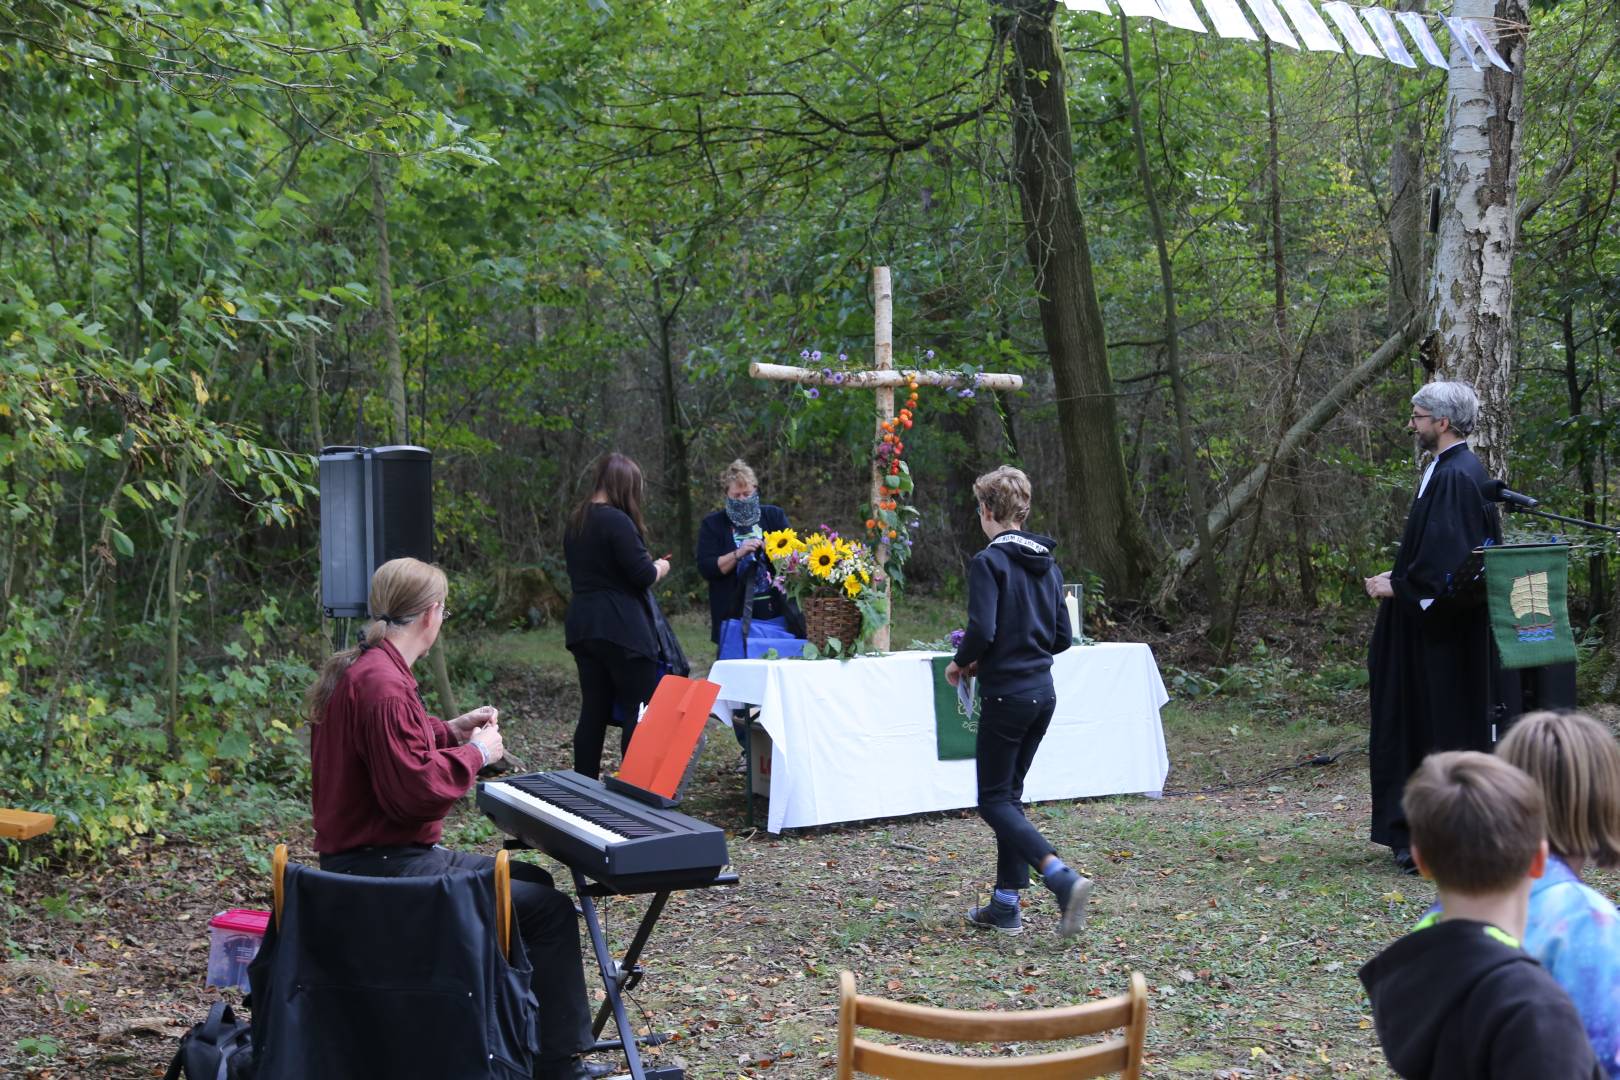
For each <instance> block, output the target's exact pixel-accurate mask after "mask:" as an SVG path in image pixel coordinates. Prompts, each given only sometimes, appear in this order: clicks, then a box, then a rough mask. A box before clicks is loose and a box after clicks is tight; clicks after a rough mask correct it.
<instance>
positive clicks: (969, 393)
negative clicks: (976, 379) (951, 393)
mask: <svg viewBox="0 0 1620 1080" xmlns="http://www.w3.org/2000/svg"><path fill="white" fill-rule="evenodd" d="M956 396H957V397H963V398H970V397H972V396H973V388H972V387H968V388H967V389H966V390H962V391H960V392H958V393H957V395H956Z"/></svg>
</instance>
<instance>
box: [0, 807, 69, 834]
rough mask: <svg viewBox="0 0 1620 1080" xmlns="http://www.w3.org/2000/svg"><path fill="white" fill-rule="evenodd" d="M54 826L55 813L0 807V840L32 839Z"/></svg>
mask: <svg viewBox="0 0 1620 1080" xmlns="http://www.w3.org/2000/svg"><path fill="white" fill-rule="evenodd" d="M54 828H56V815H54V814H39V813H35V812H34V811H32V810H10V809H7V808H5V807H0V840H32V839H33V838H34V837H36V836H42V835H44V834H45V833H48V832H50V831H51V830H52V829H54Z"/></svg>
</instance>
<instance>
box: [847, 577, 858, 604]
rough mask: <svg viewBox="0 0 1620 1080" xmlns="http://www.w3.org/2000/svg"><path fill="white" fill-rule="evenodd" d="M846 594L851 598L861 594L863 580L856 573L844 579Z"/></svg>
mask: <svg viewBox="0 0 1620 1080" xmlns="http://www.w3.org/2000/svg"><path fill="white" fill-rule="evenodd" d="M844 595H845V596H847V597H849V598H850V599H851V600H853V599H855V598H856V597H857V596H859V595H861V582H860V579H859V578H857V577H856V576H855V575H854V574H851V575H849V577H847V578H845V579H844Z"/></svg>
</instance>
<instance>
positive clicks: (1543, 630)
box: [1508, 571, 1553, 641]
mask: <svg viewBox="0 0 1620 1080" xmlns="http://www.w3.org/2000/svg"><path fill="white" fill-rule="evenodd" d="M1508 603H1509V605H1510V606H1511V607H1512V608H1513V617H1514V618H1515V619H1518V620H1520V621H1519V623H1518V625H1517V626H1516V627H1515V630H1516V631H1517V632H1518V635H1519V640H1520V641H1550V640H1552V636H1553V623H1552V608H1551V607H1549V606H1548V603H1547V575H1546V574H1544V573H1541V572H1540V571H1537V572H1536V573H1533V574H1522V575H1520V576H1519V577H1516V578H1514V579H1513V589H1512V591H1511V592H1510V593H1508ZM1538 615H1542V616H1545V617H1546V619H1545V621H1544V622H1537V621H1535V617H1536V616H1538ZM1527 618H1528V619H1530V620H1531V621H1529V622H1525V621H1524V620H1525V619H1527Z"/></svg>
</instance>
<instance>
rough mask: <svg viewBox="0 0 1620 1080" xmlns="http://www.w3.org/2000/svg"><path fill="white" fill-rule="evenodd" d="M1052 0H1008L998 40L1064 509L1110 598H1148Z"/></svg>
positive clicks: (1082, 556) (1144, 546) (1147, 569)
mask: <svg viewBox="0 0 1620 1080" xmlns="http://www.w3.org/2000/svg"><path fill="white" fill-rule="evenodd" d="M1056 6H1057V5H1056V3H1055V2H1054V0H1003V8H1004V14H1002V15H1001V16H999V17H998V19H997V23H996V32H997V37H998V40H1002V41H1006V42H1009V43H1010V44H1011V45H1012V51H1013V60H1012V63H1011V64H1009V65H1008V67H1007V72H1006V82H1007V91H1008V96H1009V98H1010V100H1011V103H1012V107H1013V174H1014V183H1015V184H1016V186H1017V188H1018V198H1019V204H1020V206H1021V208H1022V212H1023V219H1024V245H1025V249H1026V252H1027V254H1028V257H1029V262H1030V267H1031V269H1032V270H1033V271H1034V279H1035V281H1034V284H1035V292H1036V295H1037V297H1038V299H1039V306H1040V313H1041V333H1042V337H1043V338H1044V340H1045V343H1046V348H1047V355H1048V358H1049V361H1050V363H1051V365H1052V376H1053V384H1054V388H1055V390H1056V395H1057V412H1058V428H1059V432H1060V438H1061V440H1062V445H1063V463H1064V470H1065V480H1066V487H1067V495H1068V498H1067V500H1066V502H1067V505H1066V506H1065V507H1064V508H1063V510H1062V512H1061V516H1062V517H1064V518H1066V519H1067V520H1068V521H1069V522H1071V523H1072V524H1071V528H1072V530H1073V534H1074V535H1076V536H1077V537H1078V539H1079V548H1080V550H1079V552H1078V558H1079V561H1080V563H1081V564H1082V565H1084V566H1085V567H1087V568H1088V569H1090V570H1091V571H1093V572H1095V573H1097V574H1098V575H1100V576H1101V577H1102V579H1103V582H1104V586H1105V588H1106V590H1107V593H1108V595H1109V596H1110V597H1114V598H1130V597H1140V596H1142V595H1143V593H1144V591H1145V589H1146V587H1147V581H1148V577H1149V575H1150V573H1151V572H1152V561H1151V552H1150V550H1149V548H1148V543H1147V537H1146V532H1145V530H1144V529H1143V527H1142V521H1141V517H1140V515H1139V513H1138V511H1137V507H1136V503H1135V502H1134V501H1133V500H1132V498H1131V491H1130V485H1129V483H1128V480H1127V477H1126V474H1125V457H1124V454H1123V453H1122V452H1121V449H1120V439H1119V418H1118V416H1117V412H1116V408H1115V401H1114V381H1113V376H1112V374H1111V373H1110V372H1109V369H1108V346H1107V337H1106V336H1105V334H1104V331H1103V322H1102V309H1101V307H1100V305H1099V304H1098V302H1097V287H1096V282H1095V280H1094V279H1093V277H1092V271H1091V253H1090V250H1089V248H1088V246H1087V241H1086V230H1085V221H1084V219H1083V218H1082V217H1081V215H1080V202H1079V197H1078V195H1077V193H1076V191H1075V177H1074V150H1073V137H1072V132H1071V131H1070V127H1069V107H1068V101H1067V98H1066V96H1065V89H1064V87H1065V80H1064V75H1063V57H1062V52H1061V50H1060V48H1059V46H1058V39H1057V29H1056V26H1055V24H1054V22H1053V13H1054V10H1055V9H1056Z"/></svg>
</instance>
